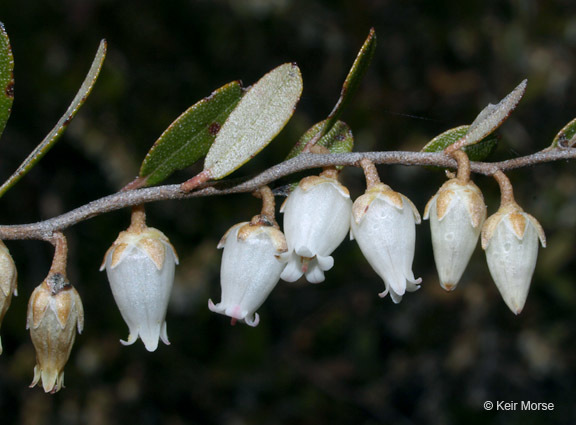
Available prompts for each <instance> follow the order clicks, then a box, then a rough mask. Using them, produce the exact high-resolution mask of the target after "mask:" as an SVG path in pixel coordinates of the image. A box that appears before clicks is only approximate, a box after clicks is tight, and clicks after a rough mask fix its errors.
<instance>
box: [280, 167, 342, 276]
mask: <svg viewBox="0 0 576 425" xmlns="http://www.w3.org/2000/svg"><path fill="white" fill-rule="evenodd" d="M351 210H352V201H351V200H350V193H349V192H348V189H346V187H345V186H343V185H342V184H340V182H339V181H338V180H337V179H335V178H332V177H327V176H322V175H320V176H310V177H305V178H304V179H302V180H301V181H300V184H299V185H298V187H296V189H294V191H293V192H292V193H291V194H290V195H289V196H288V198H287V199H286V201H285V202H284V204H283V205H282V208H281V209H280V211H281V212H283V213H284V234H285V235H286V243H287V244H288V251H287V252H286V253H285V254H283V255H282V256H281V259H282V261H283V262H285V263H286V268H285V269H284V271H283V272H282V275H281V277H282V279H284V280H285V281H288V282H295V281H296V280H298V279H299V278H300V277H301V276H302V275H304V274H305V275H306V279H307V280H308V282H311V283H319V282H322V281H324V272H325V271H327V270H330V269H331V268H332V266H333V265H334V259H333V258H332V257H331V256H330V254H332V252H333V251H334V250H335V249H336V248H337V247H338V245H340V243H342V241H343V240H344V238H345V237H346V234H347V233H348V231H349V229H350V214H351Z"/></svg>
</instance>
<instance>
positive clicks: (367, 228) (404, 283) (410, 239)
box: [350, 183, 422, 303]
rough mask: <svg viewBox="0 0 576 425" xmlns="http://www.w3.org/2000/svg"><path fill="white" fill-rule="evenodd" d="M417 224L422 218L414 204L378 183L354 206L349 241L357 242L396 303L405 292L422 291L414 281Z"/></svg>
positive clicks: (357, 200) (418, 281)
mask: <svg viewBox="0 0 576 425" xmlns="http://www.w3.org/2000/svg"><path fill="white" fill-rule="evenodd" d="M416 223H420V214H419V213H418V210H417V209H416V207H415V206H414V204H413V203H412V202H411V201H410V200H409V199H408V198H407V197H406V196H404V195H402V194H400V193H398V192H395V191H393V190H392V189H390V187H389V186H387V185H385V184H383V183H378V184H374V185H373V186H372V187H370V188H369V189H367V190H366V193H365V194H364V195H362V196H360V197H359V198H358V199H356V201H355V202H354V206H353V208H352V220H351V225H352V229H351V231H350V238H351V239H356V241H357V242H358V245H359V246H360V249H361V250H362V253H363V254H364V257H366V259H367V260H368V263H370V265H371V266H372V268H373V269H374V270H375V271H376V273H377V274H378V275H379V276H380V277H381V278H382V279H383V280H384V284H385V285H386V290H385V291H384V292H382V293H380V294H379V296H380V297H381V298H384V297H385V296H386V295H387V294H388V292H390V297H391V298H392V301H394V302H395V303H399V302H400V301H401V300H402V296H403V295H404V293H405V292H406V291H408V292H413V291H416V290H417V289H418V288H420V286H419V284H420V282H421V281H422V279H421V278H418V279H415V278H414V273H413V272H412V261H413V260H414V250H415V244H416Z"/></svg>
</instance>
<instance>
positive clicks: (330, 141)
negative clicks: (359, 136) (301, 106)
mask: <svg viewBox="0 0 576 425" xmlns="http://www.w3.org/2000/svg"><path fill="white" fill-rule="evenodd" d="M325 124H326V120H324V121H320V122H319V123H316V124H314V125H313V126H312V127H310V128H309V129H308V131H306V133H304V134H303V135H302V137H300V140H298V143H296V145H294V147H293V148H292V150H291V151H290V153H289V154H288V156H287V157H286V159H291V158H294V157H295V156H298V155H299V154H300V153H301V152H302V150H303V149H304V146H306V145H307V144H308V142H309V141H310V140H312V138H313V137H314V136H315V135H316V134H318V131H320V129H321V128H322V126H324V125H325ZM316 145H317V146H324V147H325V148H327V149H328V150H329V151H330V153H347V152H352V149H353V148H354V136H353V135H352V130H350V127H348V124H346V123H345V122H343V121H336V123H335V124H334V125H333V126H332V129H331V130H330V131H329V132H328V133H327V134H325V135H324V136H323V137H322V138H321V139H320V140H318V142H317V143H316Z"/></svg>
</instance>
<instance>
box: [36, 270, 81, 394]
mask: <svg viewBox="0 0 576 425" xmlns="http://www.w3.org/2000/svg"><path fill="white" fill-rule="evenodd" d="M83 327H84V309H83V307H82V301H81V300H80V296H79V295H78V292H77V291H76V289H74V287H73V286H72V285H71V284H70V282H69V281H68V280H67V279H66V277H64V276H63V275H61V274H59V273H55V274H50V275H49V276H48V277H47V278H46V280H44V282H42V283H41V284H40V285H39V286H38V287H37V288H36V289H35V290H34V292H32V295H31V296H30V301H29V303H28V317H27V321H26V328H27V329H30V336H31V338H32V343H33V344H34V348H35V349H36V366H35V367H34V380H33V381H32V384H31V385H30V387H33V386H35V385H36V384H38V383H39V382H40V381H42V387H43V388H44V391H45V392H47V393H48V392H50V393H55V392H57V391H59V390H60V389H61V388H62V387H63V386H64V366H65V365H66V362H67V361H68V358H69V357H70V351H71V350H72V345H73V344H74V339H75V338H76V331H78V333H82V329H83Z"/></svg>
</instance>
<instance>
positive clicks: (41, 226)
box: [0, 148, 576, 240]
mask: <svg viewBox="0 0 576 425" xmlns="http://www.w3.org/2000/svg"><path fill="white" fill-rule="evenodd" d="M364 158H366V159H369V160H370V161H372V162H373V163H375V164H399V165H421V166H437V167H446V168H451V169H456V168H457V163H456V161H455V160H454V159H453V158H451V157H450V156H448V155H445V154H443V153H428V152H402V151H398V152H355V153H341V154H326V155H319V154H310V153H308V154H301V155H299V156H297V157H296V158H292V159H290V160H288V161H284V162H282V163H280V164H277V165H275V166H273V167H270V168H269V169H267V170H265V171H263V172H262V173H260V174H258V175H256V176H254V177H251V178H248V179H236V180H225V181H221V182H210V183H206V184H203V185H200V186H199V187H198V188H197V190H196V191H194V192H191V193H185V192H183V191H182V190H181V189H180V185H179V184H174V185H165V186H157V187H151V188H144V189H138V190H133V191H120V192H117V193H115V194H113V195H109V196H106V197H104V198H100V199H98V200H95V201H92V202H90V203H88V204H86V205H83V206H81V207H79V208H76V209H74V210H72V211H69V212H67V213H65V214H62V215H60V216H57V217H54V218H51V219H49V220H45V221H41V222H37V223H31V224H20V225H9V226H0V239H3V240H10V239H42V240H48V239H50V237H51V236H52V234H53V233H54V232H55V231H59V230H63V229H66V228H68V227H70V226H73V225H75V224H77V223H79V222H81V221H84V220H87V219H89V218H92V217H95V216H98V215H101V214H104V213H107V212H111V211H116V210H119V209H121V208H126V207H132V206H135V205H138V204H145V203H148V202H155V201H164V200H175V199H187V198H196V197H204V196H216V195H228V194H233V193H246V192H253V191H255V190H257V189H258V188H259V187H261V186H263V185H267V184H270V183H271V182H274V181H276V180H278V179H280V178H281V177H285V176H288V175H290V174H293V173H296V172H299V171H304V170H308V169H312V168H322V167H327V166H331V165H348V166H355V165H356V164H358V163H359V162H360V161H361V160H362V159H364ZM570 159H576V149H575V148H567V149H555V150H550V151H546V152H544V151H541V152H537V153H535V154H532V155H527V156H523V157H519V158H514V159H510V160H507V161H502V162H492V163H489V162H471V163H470V169H471V171H472V172H473V173H477V174H483V175H487V176H490V175H493V174H494V173H495V172H496V171H498V170H500V171H506V170H511V169H515V168H523V167H529V166H532V165H536V164H542V163H546V162H553V161H559V160H570Z"/></svg>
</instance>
